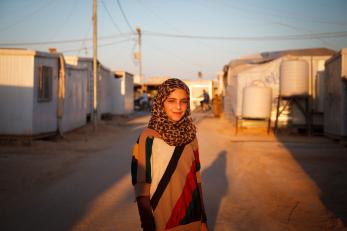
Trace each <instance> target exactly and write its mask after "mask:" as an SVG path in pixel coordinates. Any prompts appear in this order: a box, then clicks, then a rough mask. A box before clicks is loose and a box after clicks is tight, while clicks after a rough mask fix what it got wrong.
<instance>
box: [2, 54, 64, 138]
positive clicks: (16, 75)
mask: <svg viewBox="0 0 347 231" xmlns="http://www.w3.org/2000/svg"><path fill="white" fill-rule="evenodd" d="M58 73H59V55H58V54H50V53H46V52H38V51H33V50H24V49H23V50H21V49H0V108H1V113H0V134H1V135H29V136H33V135H43V134H47V133H54V132H56V131H57V121H58V119H57V88H58Z"/></svg>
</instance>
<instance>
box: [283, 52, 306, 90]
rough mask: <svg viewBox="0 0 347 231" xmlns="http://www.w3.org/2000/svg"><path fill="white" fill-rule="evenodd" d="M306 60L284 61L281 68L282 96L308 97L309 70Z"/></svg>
mask: <svg viewBox="0 0 347 231" xmlns="http://www.w3.org/2000/svg"><path fill="white" fill-rule="evenodd" d="M308 68H309V67H308V63H307V62H306V61H305V60H299V59H298V60H284V61H282V63H281V66H280V94H281V95H282V96H303V95H308V82H309V79H308V78H309V69H308Z"/></svg>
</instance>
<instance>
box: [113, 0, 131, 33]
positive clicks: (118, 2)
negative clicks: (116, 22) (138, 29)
mask: <svg viewBox="0 0 347 231" xmlns="http://www.w3.org/2000/svg"><path fill="white" fill-rule="evenodd" d="M117 4H118V7H119V9H120V11H121V13H122V15H123V18H124V20H125V22H126V23H127V25H128V27H129V30H130V31H131V32H134V30H133V29H132V28H133V27H132V26H131V25H130V23H129V20H128V19H127V16H126V15H125V13H124V11H123V8H122V5H121V4H120V1H119V0H117Z"/></svg>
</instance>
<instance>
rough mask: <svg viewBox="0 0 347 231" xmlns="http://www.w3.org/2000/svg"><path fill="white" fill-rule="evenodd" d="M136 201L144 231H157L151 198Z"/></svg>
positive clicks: (139, 198) (146, 197) (141, 197)
mask: <svg viewBox="0 0 347 231" xmlns="http://www.w3.org/2000/svg"><path fill="white" fill-rule="evenodd" d="M136 201H137V208H138V210H139V215H140V220H141V227H142V229H143V231H155V222H154V217H153V213H152V208H151V204H150V199H149V196H140V197H137V198H136Z"/></svg>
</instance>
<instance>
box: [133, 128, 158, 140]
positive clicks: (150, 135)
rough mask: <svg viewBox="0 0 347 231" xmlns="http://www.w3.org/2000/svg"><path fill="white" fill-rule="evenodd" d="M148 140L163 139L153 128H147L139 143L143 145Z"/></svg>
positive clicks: (142, 133)
mask: <svg viewBox="0 0 347 231" xmlns="http://www.w3.org/2000/svg"><path fill="white" fill-rule="evenodd" d="M147 138H152V139H153V138H161V136H160V134H159V133H158V132H157V131H155V130H154V129H151V128H145V129H143V130H142V132H141V133H140V136H139V139H138V141H137V142H138V143H141V142H142V141H145V140H146V139H147Z"/></svg>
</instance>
